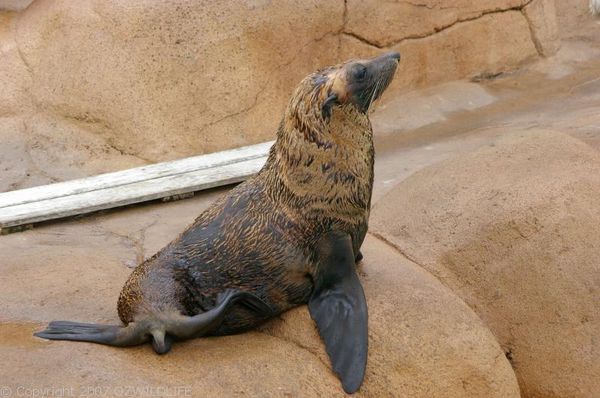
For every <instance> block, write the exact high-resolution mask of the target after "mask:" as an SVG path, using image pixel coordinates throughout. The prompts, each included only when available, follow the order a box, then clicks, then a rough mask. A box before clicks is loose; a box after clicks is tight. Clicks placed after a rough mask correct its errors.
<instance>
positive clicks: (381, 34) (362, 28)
mask: <svg viewBox="0 0 600 398" xmlns="http://www.w3.org/2000/svg"><path fill="white" fill-rule="evenodd" d="M527 3H528V0H479V1H471V0H418V1H408V0H401V1H393V2H381V1H377V0H367V1H365V0H348V18H347V24H346V29H345V31H346V32H348V33H350V34H353V35H357V36H359V37H361V38H362V39H363V40H365V41H367V42H369V43H372V44H374V45H376V46H378V47H389V46H392V45H394V44H397V42H399V41H401V40H406V39H410V38H413V39H414V38H422V37H427V36H431V35H433V34H434V33H436V32H439V31H441V30H444V29H447V28H448V27H450V26H452V25H454V24H456V23H459V22H463V21H468V20H473V19H477V18H479V17H481V16H482V15H484V14H488V13H494V12H498V11H507V10H510V9H519V8H520V7H522V6H523V5H525V4H527ZM392 26H393V28H392V29H391V28H390V27H392ZM496 44H497V43H490V45H492V46H494V45H496Z"/></svg>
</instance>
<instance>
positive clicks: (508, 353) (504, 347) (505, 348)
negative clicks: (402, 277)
mask: <svg viewBox="0 0 600 398" xmlns="http://www.w3.org/2000/svg"><path fill="white" fill-rule="evenodd" d="M368 234H369V235H371V236H372V237H374V238H375V239H377V240H379V241H380V242H382V243H383V244H385V245H386V246H388V247H389V248H391V249H392V250H394V251H395V252H396V253H398V254H400V255H401V256H402V257H404V258H405V259H407V260H408V261H410V262H412V263H413V264H415V265H417V266H418V267H419V268H420V269H421V270H423V271H424V272H426V273H427V274H429V275H431V276H432V277H433V278H434V279H435V280H436V281H438V282H439V283H441V284H442V285H443V286H444V287H445V288H446V289H448V291H449V292H450V293H452V295H453V296H454V297H456V299H457V300H460V302H462V303H463V304H464V305H465V306H466V307H467V308H469V309H470V310H471V312H472V313H473V314H474V315H475V316H476V317H477V319H479V322H481V325H482V326H483V327H485V329H487V331H488V332H489V333H490V335H491V336H493V337H494V340H495V341H496V343H497V344H498V347H500V350H501V351H502V352H503V353H504V356H505V359H506V360H507V361H508V363H509V364H510V366H511V368H512V370H513V372H514V373H515V378H516V379H517V380H518V379H519V378H518V376H517V364H516V362H515V361H514V359H513V349H512V348H511V347H512V345H511V343H510V342H508V343H505V344H503V343H502V342H501V341H500V340H499V338H498V336H497V335H496V333H494V331H493V330H492V329H491V328H490V327H489V326H488V324H487V323H486V322H484V320H483V319H482V318H481V316H480V315H479V313H478V312H477V311H476V310H475V308H473V307H472V306H471V305H469V303H467V302H466V301H465V300H464V299H463V298H462V297H461V296H460V295H459V294H457V293H456V292H454V290H453V289H451V288H450V287H449V286H448V285H446V284H445V283H443V282H442V280H440V278H439V276H438V275H435V274H433V273H432V272H430V271H429V270H428V269H427V268H426V267H425V266H423V264H421V263H419V262H418V261H417V260H416V259H414V258H413V257H412V256H410V255H408V254H407V253H406V252H405V251H404V250H402V249H401V248H400V247H399V246H398V245H396V244H395V243H393V242H391V241H390V240H389V239H387V238H386V237H385V236H383V235H382V234H380V233H378V232H368ZM510 336H511V338H510V341H513V339H514V338H513V336H512V330H511V331H510ZM519 387H521V388H522V386H521V383H519Z"/></svg>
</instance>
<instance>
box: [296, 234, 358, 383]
mask: <svg viewBox="0 0 600 398" xmlns="http://www.w3.org/2000/svg"><path fill="white" fill-rule="evenodd" d="M318 255H319V265H318V268H317V271H316V274H315V275H314V276H313V277H314V283H315V287H314V291H313V294H312V296H311V298H310V301H309V302H308V309H309V311H310V315H311V317H312V318H313V319H314V320H315V322H316V323H317V327H318V328H319V334H320V335H321V338H322V339H323V341H324V342H325V348H326V349H327V353H328V354H329V358H330V359H331V363H332V365H333V370H334V371H335V373H336V374H337V375H338V376H339V377H340V379H341V380H342V386H343V387H344V391H346V392H347V393H350V394H351V393H353V392H356V390H358V388H359V387H360V385H361V384H362V381H363V378H364V376H365V368H366V365H367V349H368V332H367V302H366V300H365V295H364V292H363V289H362V286H361V284H360V281H359V280H358V276H357V275H356V270H355V263H354V254H353V251H352V240H351V238H350V236H349V235H348V234H346V233H343V232H330V233H328V234H327V235H326V236H325V237H324V238H323V239H322V241H321V242H320V243H319V247H318Z"/></svg>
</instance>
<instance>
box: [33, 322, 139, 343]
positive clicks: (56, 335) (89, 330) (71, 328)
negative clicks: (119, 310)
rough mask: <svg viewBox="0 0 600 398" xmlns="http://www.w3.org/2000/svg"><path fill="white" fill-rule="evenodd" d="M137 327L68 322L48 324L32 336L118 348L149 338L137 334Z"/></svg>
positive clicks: (132, 324) (132, 325)
mask: <svg viewBox="0 0 600 398" xmlns="http://www.w3.org/2000/svg"><path fill="white" fill-rule="evenodd" d="M138 326H139V325H136V324H135V323H130V324H129V325H128V326H113V325H96V324H92V323H79V322H69V321H54V322H50V324H49V325H48V327H47V328H46V329H45V330H43V331H41V332H37V333H34V336H37V337H41V338H43V339H48V340H72V341H89V342H92V343H99V344H106V345H112V346H118V347H125V346H130V345H137V344H142V343H145V342H146V341H148V340H149V336H148V335H145V334H142V333H139V330H138V329H139V327H138Z"/></svg>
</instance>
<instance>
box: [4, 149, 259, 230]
mask: <svg viewBox="0 0 600 398" xmlns="http://www.w3.org/2000/svg"><path fill="white" fill-rule="evenodd" d="M265 161H266V156H263V157H259V158H255V159H250V160H243V161H238V162H236V163H231V164H225V165H221V166H217V167H211V168H209V169H201V170H194V171H191V172H186V173H179V174H169V173H168V172H167V173H166V174H167V175H164V176H160V177H157V178H153V179H146V180H143V181H136V182H133V183H130V184H121V185H119V186H106V187H104V188H101V189H96V190H93V191H87V192H80V193H74V194H71V195H67V196H62V197H51V198H47V199H44V200H39V201H35V202H27V203H20V204H17V205H12V206H5V207H3V208H0V227H3V228H5V227H11V226H18V225H24V224H31V223H35V222H40V221H46V220H51V219H56V218H62V217H68V216H73V215H78V214H85V213H90V212H93V211H97V210H103V209H108V208H112V207H118V206H124V205H128V204H132V203H139V202H143V201H148V200H153V199H159V198H163V197H166V196H172V195H178V194H183V193H187V192H193V191H198V190H202V189H208V188H213V187H216V186H221V185H226V184H232V183H235V182H239V181H242V180H244V179H246V178H248V177H249V176H251V175H253V174H255V173H256V172H258V171H259V170H260V168H261V167H262V166H263V165H264V163H265ZM111 174H112V173H111ZM84 182H85V181H84ZM103 183H104V182H103ZM55 185H58V184H55ZM72 188H73V191H71V192H77V187H72ZM3 195H4V194H3Z"/></svg>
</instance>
